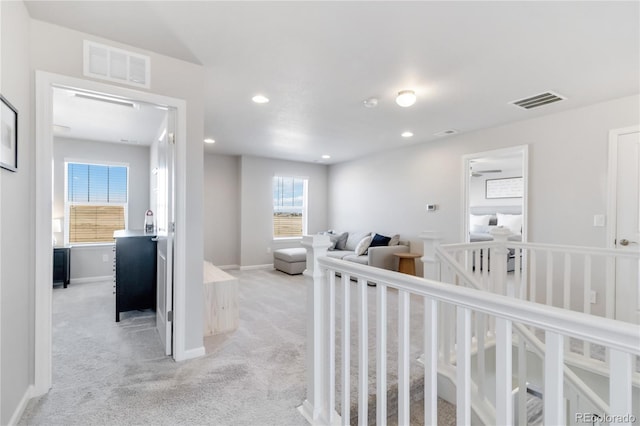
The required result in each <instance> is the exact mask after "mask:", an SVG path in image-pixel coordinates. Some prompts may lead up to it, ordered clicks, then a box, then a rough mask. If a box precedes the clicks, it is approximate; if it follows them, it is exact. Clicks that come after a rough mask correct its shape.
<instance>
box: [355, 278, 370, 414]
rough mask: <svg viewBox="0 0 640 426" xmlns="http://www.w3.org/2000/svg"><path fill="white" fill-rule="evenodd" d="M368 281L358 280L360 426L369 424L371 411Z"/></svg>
mask: <svg viewBox="0 0 640 426" xmlns="http://www.w3.org/2000/svg"><path fill="white" fill-rule="evenodd" d="M367 311H368V306H367V280H365V279H364V278H358V358H359V359H358V424H359V425H366V424H367V423H368V410H369V321H368V318H367Z"/></svg>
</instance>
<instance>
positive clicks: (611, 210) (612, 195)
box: [605, 125, 640, 317]
mask: <svg viewBox="0 0 640 426" xmlns="http://www.w3.org/2000/svg"><path fill="white" fill-rule="evenodd" d="M637 132H640V125H636V126H630V127H623V128H620V129H612V130H610V131H609V161H608V170H607V231H606V235H607V236H606V238H607V243H606V247H607V248H610V249H614V248H616V229H617V227H618V223H617V222H618V218H617V217H618V207H617V201H618V139H619V138H620V136H622V135H626V134H630V133H637ZM614 263H615V262H614ZM605 274H606V277H607V278H606V282H607V283H613V286H612V288H609V289H607V296H606V297H607V306H606V307H605V309H606V311H607V312H613V315H614V317H615V310H616V304H617V296H616V293H617V283H616V266H615V264H614V265H607V268H606V272H605Z"/></svg>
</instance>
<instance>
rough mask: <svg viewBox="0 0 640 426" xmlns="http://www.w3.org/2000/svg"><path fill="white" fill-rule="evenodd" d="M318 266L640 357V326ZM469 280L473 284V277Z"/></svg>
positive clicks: (395, 276) (362, 270)
mask: <svg viewBox="0 0 640 426" xmlns="http://www.w3.org/2000/svg"><path fill="white" fill-rule="evenodd" d="M440 254H441V255H443V256H445V257H446V258H448V259H447V260H448V261H449V262H451V265H453V266H454V267H455V266H457V263H456V262H455V260H454V259H453V258H451V256H450V255H449V254H448V253H446V252H444V251H440ZM318 264H319V265H320V266H321V267H323V268H326V269H330V270H335V271H339V272H341V273H347V274H349V275H353V276H357V277H360V278H364V279H366V280H368V281H372V282H375V283H379V284H384V285H386V286H388V287H392V288H396V289H399V290H405V291H408V292H409V293H412V294H417V295H421V296H425V297H431V298H433V299H436V300H438V301H442V302H445V303H449V304H452V305H457V306H462V307H465V308H468V309H471V310H473V311H478V312H483V313H486V314H489V315H492V316H496V317H501V318H504V319H507V320H510V321H514V322H516V323H524V324H528V325H531V326H534V327H537V328H541V329H544V330H548V331H552V332H554V333H557V334H560V335H565V336H571V337H574V338H577V339H582V340H586V341H589V342H593V343H597V344H601V345H604V346H606V347H610V348H613V349H617V350H620V351H623V352H626V353H630V354H635V355H640V326H636V325H633V324H630V323H625V322H622V321H617V320H613V319H609V318H601V317H593V316H591V315H587V314H584V313H581V312H574V311H568V310H565V309H561V308H557V307H554V306H547V305H541V304H538V303H533V302H529V301H526V300H520V299H514V298H512V297H507V296H503V295H500V294H494V293H488V292H486V291H482V290H477V289H473V288H466V287H460V286H453V285H450V284H444V283H440V282H437V281H433V280H428V279H425V278H419V277H414V276H410V275H406V274H401V273H398V272H393V271H388V270H385V269H381V268H371V267H368V266H366V265H359V264H357V263H354V262H347V261H343V260H339V259H332V258H329V257H321V258H319V259H318ZM456 272H458V273H460V274H461V275H465V276H468V273H467V271H465V270H464V269H462V268H460V270H457V271H456ZM468 278H470V281H471V282H473V277H468Z"/></svg>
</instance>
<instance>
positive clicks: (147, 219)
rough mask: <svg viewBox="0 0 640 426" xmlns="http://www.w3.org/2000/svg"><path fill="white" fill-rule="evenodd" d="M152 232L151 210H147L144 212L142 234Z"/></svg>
mask: <svg viewBox="0 0 640 426" xmlns="http://www.w3.org/2000/svg"><path fill="white" fill-rule="evenodd" d="M154 230H155V226H154V224H153V212H152V211H151V210H147V211H146V212H144V232H145V233H147V234H153V232H154Z"/></svg>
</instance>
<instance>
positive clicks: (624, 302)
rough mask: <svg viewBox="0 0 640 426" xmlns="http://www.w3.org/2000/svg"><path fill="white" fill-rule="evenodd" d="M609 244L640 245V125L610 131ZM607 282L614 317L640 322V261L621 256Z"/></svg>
mask: <svg viewBox="0 0 640 426" xmlns="http://www.w3.org/2000/svg"><path fill="white" fill-rule="evenodd" d="M608 190H609V199H608V209H607V210H608V214H607V216H608V223H609V225H608V229H607V236H608V238H607V239H608V242H607V246H608V247H609V248H614V249H616V250H620V251H621V252H623V253H625V252H637V251H638V248H639V247H640V127H639V126H634V127H630V128H625V129H617V130H612V131H611V132H610V134H609V188H608ZM610 274H613V276H611V275H610V276H609V278H610V279H609V280H608V282H615V316H614V318H615V319H618V320H621V321H626V322H630V323H633V324H640V262H639V261H638V259H637V258H633V257H618V258H617V259H616V261H615V267H614V268H613V271H611V272H610Z"/></svg>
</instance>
